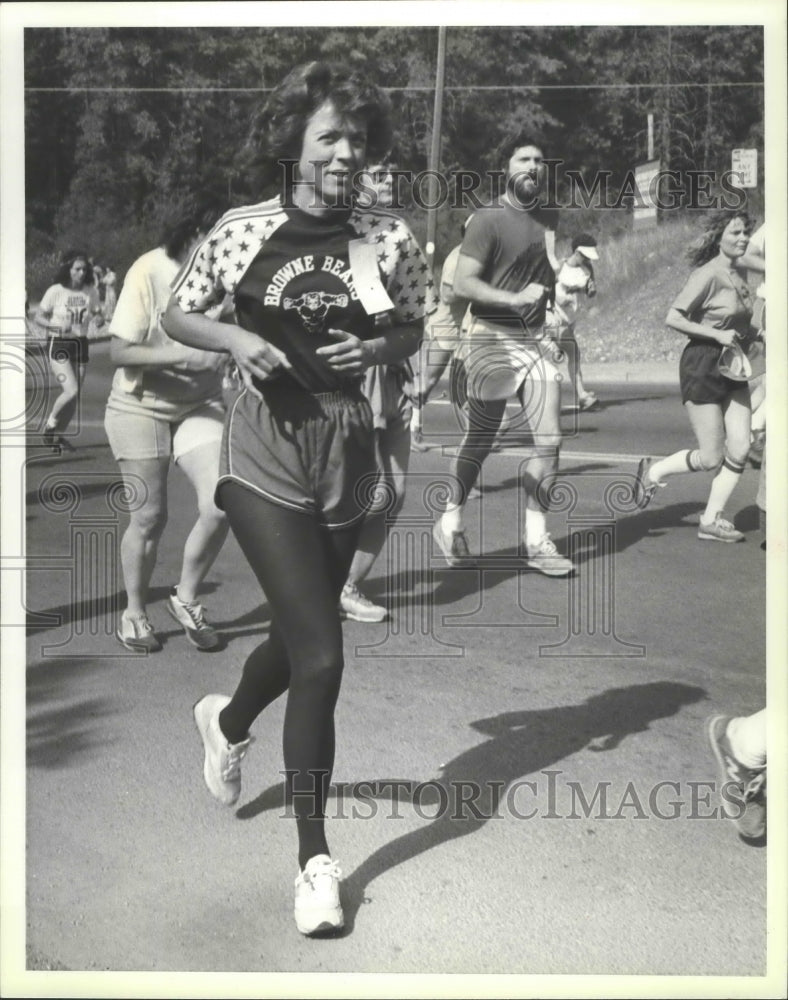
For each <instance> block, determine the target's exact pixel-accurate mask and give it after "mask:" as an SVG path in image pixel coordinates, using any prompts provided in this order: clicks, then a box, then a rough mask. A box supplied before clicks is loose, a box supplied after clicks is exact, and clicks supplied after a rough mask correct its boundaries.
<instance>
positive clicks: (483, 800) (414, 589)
mask: <svg viewBox="0 0 788 1000" xmlns="http://www.w3.org/2000/svg"><path fill="white" fill-rule="evenodd" d="M108 380H109V366H108V361H107V356H106V349H105V348H104V349H101V348H98V349H96V350H95V351H94V360H93V361H92V363H91V366H90V369H89V374H88V379H87V382H86V386H85V395H84V400H83V407H82V411H81V414H80V420H81V423H80V426H79V434H78V437H77V438H76V439H75V442H74V443H75V444H76V446H77V451H76V453H75V454H73V455H63V456H56V455H55V456H53V455H50V454H48V453H45V452H43V451H37V450H36V448H35V447H34V445H35V438H34V437H31V438H30V439H29V443H30V445H31V447H30V448H29V451H28V459H27V479H26V484H25V488H26V497H27V503H28V506H27V559H28V567H29V572H28V598H27V608H28V624H29V626H30V627H29V630H28V645H27V657H28V659H27V705H26V713H27V786H26V792H27V852H26V857H27V873H26V892H27V913H26V925H27V955H28V963H29V966H30V968H32V969H56V970H59V969H63V970H82V971H118V970H125V971H128V972H135V971H136V972H159V973H161V972H173V971H180V972H253V973H270V972H293V973H348V972H352V973H364V972H368V973H419V974H426V973H464V974H473V973H478V974H492V973H506V974H527V975H534V974H566V975H570V974H571V975H580V976H585V975H593V974H602V973H605V974H616V975H623V974H632V975H638V976H640V975H648V976H651V975H664V976H676V975H682V976H699V977H710V976H725V977H730V976H744V977H758V976H761V975H763V974H764V971H765V962H766V851H765V850H764V849H763V847H762V846H751V845H747V844H745V843H743V842H742V841H741V840H740V839H739V838H738V836H737V834H736V831H735V828H734V826H733V824H732V823H731V822H730V820H729V819H727V818H725V817H724V816H722V815H721V804H720V799H719V795H718V789H717V787H716V786H715V784H714V783H715V782H716V780H717V774H716V767H715V765H714V761H713V758H712V757H711V754H710V751H709V748H708V745H707V743H706V738H705V733H704V720H705V719H706V717H707V716H708V715H710V714H711V713H715V712H726V713H733V714H746V713H750V712H753V711H755V710H757V709H759V708H761V707H762V706H763V704H764V703H765V677H764V663H765V639H764V602H765V588H764V559H765V555H764V552H763V551H762V550H761V549H760V547H759V543H760V538H761V536H760V534H759V531H758V521H757V511H756V509H755V507H754V497H755V491H756V487H757V473H756V472H755V471H754V470H752V469H748V470H747V471H746V472H745V473H744V476H743V479H742V482H741V485H740V486H739V488H738V491H737V493H736V494H735V496H734V501H733V505H732V507H731V509H730V511H729V514H731V515H733V517H734V520H735V521H736V523H737V525H739V526H740V527H741V529H742V530H743V531H744V532H745V534H746V536H747V538H746V542H745V543H743V544H739V545H732V546H729V545H719V544H712V543H708V544H704V543H702V542H700V541H699V540H698V539H697V537H696V527H695V525H696V521H697V516H698V512H699V511H700V510H701V509H702V506H703V501H704V497H705V492H706V490H707V485H708V481H707V479H706V477H704V476H687V477H682V478H681V479H675V480H673V481H672V482H671V484H670V486H669V487H668V488H666V489H665V490H661V491H659V494H658V496H657V498H656V500H655V502H654V504H653V505H652V507H650V508H649V509H648V510H647V511H645V512H633V511H631V510H629V509H628V508H627V501H626V493H627V488H628V485H631V477H632V475H633V474H634V470H635V463H636V461H637V459H638V458H639V457H640V456H641V455H642V454H646V453H651V454H666V453H668V452H669V451H672V450H674V449H676V448H679V447H682V446H686V445H689V444H690V443H691V440H690V436H689V433H688V425H687V423H686V418H685V416H684V413H683V411H682V407H681V404H680V400H679V398H678V395H677V390H676V388H675V385H673V384H656V383H653V382H652V383H647V384H638V383H636V382H627V383H609V384H605V385H599V387H598V394H599V396H600V398H602V400H603V408H602V409H601V410H600V411H599V412H597V413H593V414H582V415H579V416H578V415H576V414H574V413H572V412H569V411H568V412H567V413H566V414H565V422H566V429H567V434H568V437H567V440H566V443H565V447H564V454H563V459H562V470H563V472H564V474H565V475H564V476H563V477H562V482H563V483H564V484H565V485H564V488H563V489H562V490H560V491H557V492H556V495H555V498H554V499H555V503H556V507H557V509H556V511H555V512H554V513H552V514H551V515H549V520H550V528H551V530H552V532H553V536H554V538H555V539H556V541H557V542H558V544H559V547H562V548H564V549H565V550H566V549H567V548H571V551H572V553H573V555H574V557H575V559H576V561H577V563H578V566H579V571H578V574H577V576H576V577H574V578H572V579H571V580H566V579H548V578H545V577H544V576H541V575H539V574H537V573H534V572H532V571H527V570H524V569H523V567H522V562H521V559H520V556H519V550H518V534H519V532H518V525H519V523H520V517H521V515H520V509H519V505H520V498H519V491H518V489H517V486H516V483H517V470H518V465H519V463H520V462H521V461H522V459H523V456H524V454H525V451H524V449H523V447H522V440H521V439H519V438H518V435H517V433H516V432H515V431H512V432H511V434H510V435H509V437H508V438H507V439H506V447H505V449H504V450H503V451H502V452H500V453H497V454H495V455H493V456H491V458H490V459H489V461H488V463H487V464H486V465H485V467H484V470H483V480H482V484H481V485H482V490H483V501H482V502H481V503H480V502H479V501H475V502H472V503H471V504H470V505H469V507H468V526H469V536H470V540H471V544H472V545H473V546H475V547H476V548H477V550H479V551H481V552H482V553H483V558H482V560H481V562H480V566H479V568H477V569H473V570H449V569H447V568H446V567H445V565H444V563H443V561H442V559H441V557H440V555H439V553H437V552H435V551H433V546H432V543H431V540H430V534H429V532H430V526H431V522H432V517H433V513H432V511H433V509H434V505H435V503H436V500H435V496H436V495H439V494H440V482H441V477H442V476H445V473H446V470H447V467H448V458H447V456H446V455H445V454H444V452H443V450H442V447H443V446H445V447H451V446H452V443H453V438H452V433H451V410H450V407H449V406H448V405H447V404H445V403H444V402H442V401H441V400H440V399H438V400H436V402H435V403H434V404H431V405H430V406H429V407H428V409H427V411H426V417H425V430H426V432H427V436H428V437H429V438H430V439H431V440H432V441H434V442H435V443H437V444H440V445H441V446H442V447H436V448H432V449H430V450H428V451H426V452H424V453H414V454H413V456H412V466H411V473H412V476H411V484H410V488H409V494H408V499H407V502H406V507H405V510H404V512H403V515H402V517H401V518H400V520H399V522H398V525H397V527H396V528H395V530H394V531H393V533H392V536H391V540H390V543H389V549H388V557H389V566H390V573H389V574H388V576H386V574H385V561H384V559H381V560H380V561H379V562H378V564H377V565H376V567H375V569H374V570H373V574H372V576H371V578H370V580H369V582H368V587H367V591H368V594H369V596H371V597H373V598H376V599H377V598H380V599H381V600H384V601H386V602H388V604H389V607H390V609H391V612H392V615H391V620H390V621H389V622H387V623H382V624H380V625H361V624H357V623H352V622H349V623H347V625H346V629H345V635H346V652H347V667H346V674H345V680H344V685H343V691H342V694H341V697H340V704H339V708H338V717H337V724H338V753H337V762H336V770H335V774H334V782H335V793H334V796H333V798H332V799H331V803H330V810H329V840H330V843H331V845H332V851H333V854H334V856H335V857H336V858H337V859H339V861H340V863H341V865H342V867H343V870H344V872H345V881H344V886H343V899H344V904H345V912H346V920H347V928H346V930H345V932H344V934H343V935H342V936H341V937H339V938H338V939H334V940H322V941H311V940H305V939H303V938H301V937H300V935H299V934H298V933H297V931H296V929H295V926H294V923H293V919H292V912H291V911H292V888H293V878H294V877H295V875H296V855H295V830H294V824H293V821H292V819H290V818H288V817H286V816H285V815H284V814H283V805H282V784H281V776H280V774H279V772H280V769H281V768H282V766H283V765H282V757H281V724H282V713H283V706H282V705H280V704H276V705H274V706H272V707H271V709H269V710H268V712H267V713H265V714H264V716H262V717H261V718H260V719H259V720H258V722H257V724H256V728H255V730H254V735H255V737H256V742H255V744H254V745H253V747H252V749H251V751H250V753H249V756H248V757H247V759H246V761H245V763H244V775H243V781H244V786H243V792H242V796H241V799H240V802H239V804H238V805H237V807H235V808H233V809H230V810H224V809H222V807H220V806H218V805H217V804H216V803H215V802H214V801H213V800H212V799H211V798H210V796H209V795H208V793H207V791H206V790H205V788H204V787H203V783H202V775H201V746H200V743H199V738H198V736H197V734H196V731H195V730H194V727H193V723H192V717H191V705H192V703H193V702H194V701H195V700H196V699H198V698H199V697H201V696H202V695H203V694H204V693H207V692H209V691H224V692H228V693H229V692H231V691H232V689H233V687H234V685H235V683H236V681H237V678H238V676H239V670H240V665H241V664H242V662H243V660H244V658H245V656H246V654H247V653H248V652H249V651H250V650H251V649H252V648H253V647H254V645H255V644H256V642H257V641H258V637H259V635H260V632H261V630H263V629H264V628H265V627H266V622H267V620H268V619H267V606H266V604H265V601H264V599H263V598H262V596H261V595H259V593H258V591H257V588H256V584H255V583H254V580H253V578H252V575H251V572H250V571H249V570H248V568H247V566H246V564H245V562H244V561H243V559H242V557H241V555H240V552H239V550H238V548H237V546H236V544H235V542H234V540H233V539H230V540H229V541H228V544H227V546H226V548H225V549H224V550H223V552H222V554H221V555H220V557H219V559H218V561H217V563H216V564H215V566H214V568H213V570H212V571H211V573H210V575H209V578H208V580H207V581H206V584H205V598H204V599H205V604H206V606H207V609H208V613H209V616H210V618H211V620H213V621H214V622H215V623H217V624H218V625H219V627H220V628H221V630H222V632H223V633H224V635H225V636H226V640H227V642H226V648H225V649H224V650H223V651H221V652H218V653H215V654H206V653H199V652H197V651H196V650H194V649H193V648H192V647H191V646H190V645H189V644H188V642H187V641H186V639H185V638H184V637H183V636H182V634H181V633H180V632H179V631H178V630H177V629H176V628H174V623H173V622H172V620H171V619H170V618H169V617H168V616H167V615H166V613H165V610H164V600H165V596H166V593H167V589H168V587H169V585H170V584H171V583H172V582H173V581H174V580H175V578H176V576H177V572H178V566H179V556H180V549H181V546H182V544H183V540H184V539H185V536H186V534H187V532H188V530H189V527H190V518H191V517H192V516H193V503H192V498H191V496H190V493H189V490H188V486H187V484H186V482H185V480H184V478H183V477H182V476H181V474H180V473H179V472H178V471H177V470H173V472H172V478H171V503H170V509H171V515H170V524H169V526H168V529H167V532H166V535H165V538H164V540H163V544H162V546H161V552H160V561H159V566H158V568H157V572H156V574H155V577H154V585H153V594H152V603H151V608H150V610H151V615H152V619H153V621H154V624H155V626H156V628H157V631H158V632H159V634H160V636H161V638H162V640H163V641H164V643H165V645H164V650H163V651H162V652H161V653H159V654H156V655H153V656H149V657H144V656H138V655H132V654H128V653H127V652H126V651H125V650H123V649H122V648H121V647H120V646H119V645H118V644H117V642H116V640H115V639H114V637H113V630H114V617H115V614H116V613H117V611H118V610H119V608H120V607H121V594H120V583H119V575H118V566H117V545H118V541H119V538H120V534H121V533H122V529H123V525H124V516H123V515H122V514H119V513H118V507H117V500H116V494H115V493H114V492H113V490H112V484H113V483H115V482H117V479H118V476H117V472H116V467H115V465H114V463H113V460H112V456H111V454H110V452H109V448H108V447H107V444H106V441H105V438H104V433H103V430H102V427H101V421H102V415H103V414H102V410H103V403H104V400H105V399H106V394H107V391H108ZM589 381H591V380H589ZM592 385H593V382H592ZM36 406H38V404H37V403H36ZM42 412H43V410H42ZM33 417H34V419H38V417H36V416H35V414H33ZM616 483H618V484H619V486H618V487H617V486H616ZM435 484H437V490H436V485H435ZM308 613H309V609H308V608H304V614H305V615H307V614H308ZM457 796H459V797H460V800H461V799H462V797H463V796H464V797H465V800H466V802H467V801H469V800H470V801H471V802H472V807H470V806H469V807H468V808H467V809H461V808H460V805H461V802H459V800H458V799H457ZM458 802H459V804H458ZM457 810H459V812H460V815H461V816H463V815H464V818H460V819H457V818H454V819H453V818H452V812H454V811H457ZM748 981H749V982H753V981H754V980H748ZM256 982H257V983H258V988H259V990H261V991H262V992H260V993H258V994H257V995H263V992H264V991H265V980H256ZM322 982H324V981H323V980H320V981H318V983H317V984H316V985H315V986H314V990H315V991H319V990H320V989H322V986H321V985H320V983H322ZM218 988H219V989H220V990H221V987H218ZM578 989H580V988H579V987H578ZM395 990H396V988H395ZM701 992H702V990H701ZM47 995H57V994H56V993H51V994H47ZM80 995H89V994H87V993H85V994H80ZM135 995H142V993H139V994H135ZM184 995H197V994H196V993H185V994H184ZM214 995H226V994H224V993H222V992H219V993H215V994H214ZM280 995H282V994H280ZM308 995H315V994H314V993H311V994H308ZM400 995H402V994H400ZM497 995H503V992H500V993H498V994H497ZM573 995H580V992H577V993H574V994H573ZM632 995H635V993H634V992H633V993H632ZM665 995H667V994H665ZM730 995H733V994H730Z"/></svg>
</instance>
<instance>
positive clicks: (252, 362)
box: [226, 326, 292, 399]
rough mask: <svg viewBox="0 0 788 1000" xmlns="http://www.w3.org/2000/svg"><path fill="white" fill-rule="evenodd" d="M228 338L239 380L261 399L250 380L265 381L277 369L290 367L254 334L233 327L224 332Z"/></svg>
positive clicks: (278, 351) (282, 355)
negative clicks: (239, 374) (239, 376)
mask: <svg viewBox="0 0 788 1000" xmlns="http://www.w3.org/2000/svg"><path fill="white" fill-rule="evenodd" d="M226 334H227V336H228V347H229V349H230V354H231V355H232V356H233V360H234V361H235V363H236V364H237V365H238V370H239V372H240V373H241V378H242V379H243V383H244V385H245V386H246V388H247V389H248V390H249V391H250V392H251V393H252V395H253V396H257V397H258V399H260V398H262V396H261V394H260V392H259V391H258V390H257V389H256V388H255V386H254V383H253V382H252V379H254V378H258V379H262V380H265V379H267V378H270V377H271V375H272V374H273V373H274V372H275V371H276V370H277V369H278V368H285V369H290V368H292V365H291V364H290V362H289V361H288V360H287V358H286V357H285V355H284V354H283V353H282V351H280V350H279V348H278V347H274V345H273V344H269V343H268V341H267V340H263V338H262V337H258V336H257V334H256V333H249V331H248V330H244V329H243V327H240V326H235V327H232V328H231V329H230V330H227V331H226Z"/></svg>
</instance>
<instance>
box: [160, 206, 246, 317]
mask: <svg viewBox="0 0 788 1000" xmlns="http://www.w3.org/2000/svg"><path fill="white" fill-rule="evenodd" d="M222 222H223V220H220V222H219V223H218V225H217V226H216V227H215V228H214V229H213V230H212V231H211V232H210V233H209V234H208V236H207V237H206V239H205V240H204V242H203V243H201V244H200V245H199V246H198V247H197V248H196V249H195V250H194V251H193V252H192V255H191V257H190V258H189V259H188V261H187V262H186V263H185V264H184V266H183V269H182V270H181V272H180V273H179V275H178V277H177V278H176V279H175V282H174V283H173V287H172V291H173V295H174V296H175V301H176V302H177V303H178V305H179V306H180V307H181V309H182V310H183V311H184V312H187V313H188V312H206V311H207V310H208V309H210V308H211V306H215V305H218V304H219V303H220V302H221V301H222V300H223V298H224V295H225V292H226V291H228V292H229V291H232V288H226V286H225V285H224V283H223V281H222V276H221V275H220V274H219V265H218V263H217V262H218V261H219V260H221V254H222V250H223V245H224V242H225V239H226V238H225V236H224V232H223V229H222Z"/></svg>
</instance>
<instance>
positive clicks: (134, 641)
mask: <svg viewBox="0 0 788 1000" xmlns="http://www.w3.org/2000/svg"><path fill="white" fill-rule="evenodd" d="M115 636H116V637H117V640H118V642H120V643H122V645H124V646H125V647H126V649H132V650H134V651H135V652H137V651H143V652H147V653H157V652H158V651H159V650H160V649H161V643H160V642H159V640H158V637H157V636H156V633H155V632H154V631H153V626H152V625H151V623H150V620H149V619H148V616H147V615H146V614H145V613H144V612H143V613H142V614H139V615H130V614H129V613H128V611H124V612H123V614H122V615H121V619H120V624H119V625H118V627H117V629H116V630H115Z"/></svg>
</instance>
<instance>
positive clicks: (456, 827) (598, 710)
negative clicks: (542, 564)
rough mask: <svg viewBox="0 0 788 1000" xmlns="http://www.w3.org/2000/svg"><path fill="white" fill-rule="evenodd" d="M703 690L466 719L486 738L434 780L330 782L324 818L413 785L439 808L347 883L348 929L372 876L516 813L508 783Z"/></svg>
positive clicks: (406, 797)
mask: <svg viewBox="0 0 788 1000" xmlns="http://www.w3.org/2000/svg"><path fill="white" fill-rule="evenodd" d="M706 697H707V693H706V691H705V690H704V689H703V688H701V687H697V686H694V685H690V684H681V683H677V682H674V681H652V682H650V683H647V684H637V685H633V686H631V687H622V688H610V689H608V690H607V691H603V692H601V693H600V694H596V695H592V696H591V697H590V698H588V699H587V700H586V701H584V702H582V703H581V704H579V705H559V706H556V707H554V708H543V709H523V710H519V711H517V710H515V711H511V712H504V713H502V714H500V715H496V716H492V717H490V718H486V719H476V720H475V721H473V722H471V723H470V724H469V725H470V727H471V728H472V729H473V730H475V731H476V732H477V733H482V734H483V735H485V736H487V737H488V739H487V740H485V741H484V742H483V743H480V744H478V745H476V746H473V747H470V748H469V749H468V750H465V751H463V752H462V753H461V754H459V755H458V756H456V757H455V758H454V759H453V760H450V761H449V762H448V763H447V764H445V765H443V766H442V767H441V768H440V773H439V776H438V777H434V778H428V779H426V780H425V778H424V777H423V776H419V777H416V778H414V777H411V778H401V779H392V778H388V779H386V778H372V779H364V780H361V781H357V782H353V783H339V784H336V785H333V786H332V795H333V797H334V799H335V802H334V803H333V805H332V804H331V802H330V801H329V805H328V807H327V810H326V812H327V814H328V816H329V818H330V817H331V815H332V810H334V814H335V815H337V816H342V817H348V818H350V817H352V816H353V808H354V805H355V807H356V810H357V812H356V815H357V817H358V819H360V818H361V817H365V818H371V816H372V815H375V814H376V812H378V811H379V808H380V807H381V804H385V803H387V804H388V808H389V809H393V808H394V806H395V805H396V806H399V805H402V806H408V805H413V804H414V803H415V801H416V798H415V796H414V791H415V790H417V789H418V792H417V793H416V794H417V795H418V805H419V807H420V809H424V811H425V812H426V810H427V809H433V808H434V811H435V818H434V819H425V823H424V825H423V826H420V827H419V828H418V829H416V830H411V831H410V832H408V833H406V834H404V835H403V836H401V837H397V838H395V839H394V840H391V841H389V842H388V843H387V844H384V845H383V846H382V847H380V848H379V849H378V850H376V851H375V852H374V853H373V854H371V855H370V856H369V857H368V858H367V859H366V860H365V861H363V862H362V863H361V865H359V867H358V868H356V869H355V871H353V872H352V873H351V874H350V875H349V876H348V877H347V878H346V879H345V880H344V882H343V889H342V897H343V905H344V909H345V932H344V933H345V934H349V933H352V931H353V928H354V924H355V917H356V914H357V913H358V910H359V908H360V907H361V906H362V905H363V904H364V903H367V902H371V901H372V900H370V898H369V896H368V894H367V890H368V888H369V886H370V885H371V883H372V882H374V881H375V879H377V878H380V877H381V876H382V875H384V874H386V873H387V872H390V871H391V870H392V869H394V868H397V867H398V866H399V865H403V864H406V863H407V862H409V861H412V860H413V859H414V858H417V857H419V856H420V855H421V854H424V853H425V852H427V851H432V850H435V849H436V848H440V847H441V846H443V845H444V844H447V843H449V842H450V841H453V840H457V839H458V838H460V837H467V836H469V835H471V834H473V833H477V832H478V831H479V830H481V829H482V828H483V827H484V826H485V825H486V823H487V822H489V820H490V819H491V818H494V817H497V816H503V815H505V812H506V809H509V810H510V811H512V813H513V815H514V811H513V810H512V809H511V806H510V805H507V801H505V795H504V792H505V789H507V788H509V787H510V786H511V785H512V783H513V782H515V781H517V780H519V779H523V778H526V777H528V776H529V775H538V774H540V773H541V772H543V771H545V770H546V769H548V768H551V767H554V766H555V765H556V764H559V763H560V762H561V761H563V760H565V759H566V758H567V757H570V756H572V755H573V754H576V753H580V752H582V751H587V752H589V753H610V752H611V751H614V750H616V749H617V748H618V747H619V746H620V745H621V743H622V741H623V740H624V739H625V738H626V737H627V736H631V735H633V734H635V733H642V732H646V731H647V730H648V729H649V726H650V724H651V723H652V722H654V721H655V720H657V719H665V718H669V717H670V716H672V715H675V714H676V713H677V712H679V711H680V710H681V708H683V707H684V706H685V705H690V704H693V703H694V702H697V701H700V700H702V699H704V698H706ZM665 777H666V778H670V777H671V776H670V774H666V775H665ZM469 790H472V792H470V791H469ZM584 794H585V795H586V799H587V800H588V801H590V800H591V797H592V794H593V789H592V788H586V789H584ZM527 801H528V807H529V809H531V810H532V809H534V808H536V809H537V812H538V813H539V812H541V814H542V815H543V814H544V810H545V808H549V804H548V803H547V802H541V803H540V802H539V799H538V798H533V797H531V798H528V800H527ZM524 804H525V803H522V804H521V806H520V808H523V807H524ZM284 805H285V798H284V786H283V784H282V783H279V784H277V785H274V786H271V787H269V788H267V789H265V790H264V791H263V792H262V793H261V794H260V795H258V796H257V798H255V799H253V800H252V801H251V802H248V803H246V804H245V805H243V806H241V807H240V808H239V809H238V810H237V811H236V816H237V817H238V819H242V820H249V819H253V818H255V817H256V816H259V815H260V814H261V813H264V812H266V811H270V810H273V809H279V810H282V809H283V808H284ZM340 809H341V812H339V811H338V810H340ZM418 815H419V816H421V815H422V813H421V812H419V814H418ZM294 833H295V831H294Z"/></svg>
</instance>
